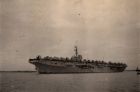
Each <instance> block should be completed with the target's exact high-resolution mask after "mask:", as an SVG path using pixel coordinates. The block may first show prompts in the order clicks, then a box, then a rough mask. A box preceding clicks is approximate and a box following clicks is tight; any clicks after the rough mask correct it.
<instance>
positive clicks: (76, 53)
mask: <svg viewBox="0 0 140 92" xmlns="http://www.w3.org/2000/svg"><path fill="white" fill-rule="evenodd" d="M74 51H75V56H76V57H77V56H78V49H77V46H75V50H74Z"/></svg>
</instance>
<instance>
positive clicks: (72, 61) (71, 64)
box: [29, 46, 127, 74]
mask: <svg viewBox="0 0 140 92" xmlns="http://www.w3.org/2000/svg"><path fill="white" fill-rule="evenodd" d="M74 51H75V55H73V56H72V57H71V58H68V57H66V58H64V57H50V56H46V57H43V58H42V57H41V56H37V57H36V58H33V59H29V63H31V64H34V65H35V67H36V70H37V72H38V73H40V74H42V73H48V74H49V73H111V72H123V71H124V70H125V68H126V67H127V65H126V64H125V63H119V62H118V63H113V62H105V61H99V60H87V59H83V58H82V55H80V54H79V53H78V49H77V46H75V49H74Z"/></svg>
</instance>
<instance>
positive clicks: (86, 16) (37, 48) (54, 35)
mask: <svg viewBox="0 0 140 92" xmlns="http://www.w3.org/2000/svg"><path fill="white" fill-rule="evenodd" d="M0 4H1V8H0V23H1V24H0V25H1V26H0V70H34V66H33V65H31V64H29V63H28V59H29V58H33V57H35V56H36V55H41V56H47V55H48V56H63V57H66V56H67V57H71V56H72V55H73V54H74V50H73V49H74V46H75V45H77V46H78V49H79V53H80V54H82V55H83V58H86V59H97V60H105V61H112V62H124V63H126V64H127V65H128V67H127V69H135V68H136V67H137V66H139V67H140V46H139V45H140V44H139V43H140V36H139V34H140V17H139V16H140V1H139V0H0Z"/></svg>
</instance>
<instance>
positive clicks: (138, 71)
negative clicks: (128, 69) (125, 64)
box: [136, 67, 140, 75]
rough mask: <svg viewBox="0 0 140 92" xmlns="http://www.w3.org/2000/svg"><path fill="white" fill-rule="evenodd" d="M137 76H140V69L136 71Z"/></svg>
mask: <svg viewBox="0 0 140 92" xmlns="http://www.w3.org/2000/svg"><path fill="white" fill-rule="evenodd" d="M136 72H137V75H140V69H139V68H138V67H137V69H136Z"/></svg>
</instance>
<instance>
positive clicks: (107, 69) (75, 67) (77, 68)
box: [33, 62, 125, 74]
mask: <svg viewBox="0 0 140 92" xmlns="http://www.w3.org/2000/svg"><path fill="white" fill-rule="evenodd" d="M33 64H34V65H35V67H36V70H37V72H38V73H40V74H51V73H54V74H57V73H112V72H122V71H124V69H125V68H124V67H113V66H103V65H94V64H93V65H91V64H89V65H88V64H87V65H86V67H81V66H84V64H83V65H82V64H78V63H77V64H63V63H60V64H59V63H57V65H56V64H50V63H48V62H47V63H46V62H41V63H39V62H34V63H33Z"/></svg>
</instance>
